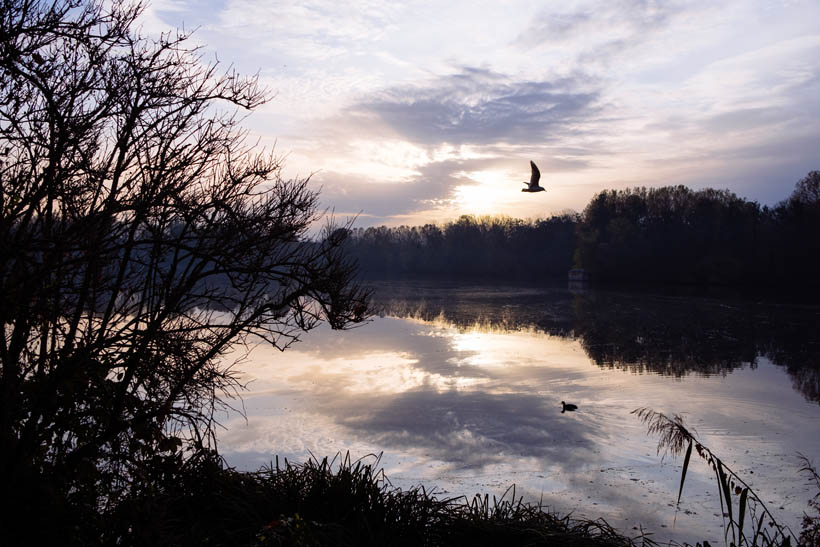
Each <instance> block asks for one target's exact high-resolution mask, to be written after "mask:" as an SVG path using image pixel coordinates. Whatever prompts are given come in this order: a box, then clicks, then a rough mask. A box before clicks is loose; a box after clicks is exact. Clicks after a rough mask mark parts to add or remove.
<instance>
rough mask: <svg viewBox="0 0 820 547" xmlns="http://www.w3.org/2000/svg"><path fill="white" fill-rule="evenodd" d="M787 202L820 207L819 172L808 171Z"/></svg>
mask: <svg viewBox="0 0 820 547" xmlns="http://www.w3.org/2000/svg"><path fill="white" fill-rule="evenodd" d="M789 202H790V203H792V204H798V203H799V204H801V205H803V206H807V207H818V206H820V171H810V172H809V174H808V175H806V176H805V177H803V178H802V179H800V180H799V181H798V182H797V184H796V185H795V187H794V191H793V192H792V195H791V197H789Z"/></svg>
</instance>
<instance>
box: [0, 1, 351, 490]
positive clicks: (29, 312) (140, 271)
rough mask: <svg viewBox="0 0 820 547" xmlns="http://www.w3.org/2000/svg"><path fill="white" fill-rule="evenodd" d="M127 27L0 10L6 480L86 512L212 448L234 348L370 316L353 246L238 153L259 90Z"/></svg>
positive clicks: (301, 195)
mask: <svg viewBox="0 0 820 547" xmlns="http://www.w3.org/2000/svg"><path fill="white" fill-rule="evenodd" d="M142 9H143V6H142V5H141V4H138V3H126V2H103V1H101V0H83V1H79V0H57V1H38V0H6V1H2V3H0V11H1V13H0V154H1V155H2V157H0V161H2V165H0V181H1V182H2V187H0V321H2V325H3V336H2V337H0V361H2V370H1V371H0V435H1V436H2V437H0V438H1V439H2V441H1V442H2V446H0V464H2V467H1V468H0V469H2V471H1V472H2V476H3V481H4V483H5V485H6V486H9V485H12V486H13V485H15V484H16V485H17V488H18V489H26V488H29V487H30V486H31V484H30V481H31V480H35V479H36V478H38V477H39V478H40V479H42V480H47V481H48V482H49V488H52V489H54V490H55V491H57V492H58V493H60V495H65V496H68V497H69V498H70V497H71V496H75V497H76V496H91V498H93V500H92V501H94V500H96V501H94V502H95V503H98V504H99V503H108V504H111V503H115V502H116V499H117V496H118V493H122V492H125V491H127V490H128V489H129V487H130V486H131V485H133V483H134V481H137V480H139V477H140V468H141V466H144V465H147V463H150V462H155V461H156V460H157V459H158V458H159V459H164V460H163V461H175V462H180V463H184V461H185V460H186V458H189V457H190V455H191V454H193V453H196V451H198V450H202V449H203V448H207V447H209V446H213V441H214V438H213V435H214V421H213V416H214V409H215V408H218V407H219V405H220V401H221V400H222V399H223V398H224V396H225V395H230V394H231V393H233V391H234V390H235V389H236V388H237V387H238V384H237V378H236V375H235V374H234V372H233V370H232V368H231V366H230V364H229V363H227V362H226V360H225V359H224V356H225V355H226V354H227V353H229V352H230V351H231V350H232V349H234V348H235V347H236V345H237V344H242V343H244V342H246V341H248V337H249V336H253V337H259V338H261V339H264V340H266V341H268V342H269V343H271V344H273V345H274V346H276V347H277V348H280V349H285V348H286V347H287V346H288V345H289V344H290V343H292V342H293V341H294V340H296V339H297V338H298V336H299V334H300V333H302V332H305V331H307V330H310V329H311V328H313V327H314V326H316V325H317V324H318V323H319V322H321V321H325V320H326V321H327V322H329V324H330V325H331V326H332V327H333V328H344V327H346V326H348V325H350V324H351V323H355V322H359V321H361V320H362V319H363V318H364V316H365V314H366V313H367V308H366V301H367V294H366V291H364V290H363V289H362V288H361V287H360V286H358V285H357V283H356V282H355V279H354V276H355V267H354V265H353V264H351V262H349V261H348V260H347V259H346V257H345V255H344V254H343V252H342V246H343V239H344V234H346V233H347V231H346V230H337V229H333V227H332V226H328V228H327V229H326V230H325V231H324V232H323V235H322V236H320V237H313V238H310V237H308V236H309V229H310V227H311V226H312V225H313V224H314V223H316V222H317V221H318V220H319V219H320V216H321V215H320V214H319V212H318V211H317V205H318V203H317V194H316V193H315V192H314V191H312V190H310V189H309V188H308V186H307V180H306V179H297V180H283V179H282V178H281V177H280V173H281V163H280V161H279V159H277V157H275V156H273V155H272V154H267V153H261V154H260V153H257V152H255V151H254V149H253V147H252V146H250V145H248V144H247V143H246V134H245V132H243V130H241V128H240V126H239V122H240V121H241V118H242V115H241V113H242V111H243V110H244V109H248V110H249V109H253V108H255V107H257V106H259V105H260V104H262V103H263V102H264V101H265V100H267V97H266V93H265V92H264V91H263V90H261V89H260V88H259V87H258V86H257V80H256V79H255V78H243V77H240V76H239V75H237V74H235V73H234V72H233V71H232V70H230V69H228V70H226V71H222V69H220V67H219V66H217V64H215V63H211V64H208V63H206V62H204V60H203V58H202V54H201V53H200V52H199V51H197V49H196V48H188V47H187V45H186V38H187V37H186V35H184V34H181V33H171V34H167V35H163V36H162V37H161V38H158V39H147V38H145V37H143V36H141V35H140V34H139V33H138V32H137V31H135V30H134V28H135V22H136V20H137V18H138V16H139V14H140V13H141V11H142ZM32 477H34V478H35V479H32ZM43 477H46V478H45V479H43ZM26 481H28V482H26ZM6 497H9V496H6Z"/></svg>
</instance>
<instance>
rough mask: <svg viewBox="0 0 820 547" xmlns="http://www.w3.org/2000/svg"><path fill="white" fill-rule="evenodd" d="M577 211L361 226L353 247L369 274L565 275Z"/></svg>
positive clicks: (353, 233) (351, 248) (370, 275)
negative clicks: (532, 217) (544, 216)
mask: <svg viewBox="0 0 820 547" xmlns="http://www.w3.org/2000/svg"><path fill="white" fill-rule="evenodd" d="M577 223H578V219H577V216H576V215H563V216H556V217H552V218H549V219H546V220H535V221H526V220H520V219H513V218H509V217H487V216H485V217H474V216H470V215H463V216H461V217H460V218H459V219H458V220H456V221H454V222H448V223H446V224H444V225H443V226H439V225H435V224H425V225H424V226H412V227H410V226H399V227H392V228H391V227H386V226H379V227H372V228H367V229H362V228H357V229H354V230H353V231H352V236H353V237H352V238H351V240H350V242H349V244H350V251H351V253H352V254H353V256H355V257H356V258H357V259H358V261H359V266H360V268H361V271H362V273H363V274H364V275H365V276H368V277H394V276H406V277H453V276H455V277H493V278H505V279H514V280H516V279H517V280H525V279H534V278H540V277H549V278H554V279H558V278H561V279H563V278H566V275H567V268H568V267H569V266H570V265H571V264H572V257H573V253H574V252H575V239H576V235H575V233H576V226H577Z"/></svg>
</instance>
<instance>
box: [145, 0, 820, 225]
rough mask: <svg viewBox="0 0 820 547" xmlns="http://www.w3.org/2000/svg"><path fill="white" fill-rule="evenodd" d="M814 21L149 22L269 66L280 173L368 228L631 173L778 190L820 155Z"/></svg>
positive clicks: (593, 186) (608, 181)
mask: <svg viewBox="0 0 820 547" xmlns="http://www.w3.org/2000/svg"><path fill="white" fill-rule="evenodd" d="M818 19H820V4H817V3H816V2H808V1H807V2H793V3H788V4H774V3H771V2H767V1H763V0H760V1H751V2H750V1H745V0H730V1H729V2H723V3H720V4H715V3H712V2H708V1H705V0H703V1H699V0H696V1H695V2H687V3H685V4H684V3H678V2H664V3H657V2H643V1H638V0H620V1H618V2H605V1H603V0H586V1H582V2H577V3H572V4H567V3H565V2H545V3H538V4H537V5H536V4H533V3H531V2H528V1H524V0H522V1H520V2H515V1H513V2H497V3H495V2H485V3H482V4H481V6H480V8H477V7H476V5H475V4H474V3H473V2H466V1H461V0H455V1H453V2H449V3H447V5H445V6H442V5H440V4H436V3H429V2H425V1H421V0H418V1H415V0H410V1H409V2H403V3H400V4H396V3H389V2H380V1H377V0H356V1H355V2H353V3H350V4H346V5H345V7H344V8H339V6H338V5H337V4H334V3H333V2H330V1H327V0H312V1H310V2H307V3H305V2H299V3H296V2H284V3H277V4H275V5H274V4H270V3H267V2H264V1H262V0H219V1H216V0H214V1H210V0H209V1H207V2H205V3H204V4H200V3H193V2H183V1H173V2H172V1H170V0H157V1H156V2H154V4H153V5H152V7H151V8H150V11H149V12H148V14H147V15H146V18H145V21H146V30H147V31H148V32H151V33H154V32H156V31H157V30H158V29H159V28H161V26H162V25H163V24H165V25H167V26H168V27H182V26H183V25H184V26H185V27H186V28H192V27H194V26H199V27H200V30H199V31H198V32H197V34H195V40H196V43H204V44H207V47H208V51H216V52H219V58H220V59H223V60H226V61H228V62H231V63H234V64H235V66H236V67H237V69H239V70H240V71H242V72H245V73H253V72H256V71H257V70H258V71H259V73H260V76H261V79H262V81H263V83H264V84H265V85H267V86H268V87H269V88H270V89H271V90H272V91H273V92H274V93H275V98H274V100H273V101H272V102H271V103H269V104H268V105H266V106H264V107H263V108H261V109H260V110H259V111H258V112H257V113H255V114H254V115H252V116H251V117H250V118H249V119H248V120H247V126H248V127H249V128H250V130H251V132H252V135H253V136H258V137H259V138H260V142H262V143H268V144H269V143H272V142H274V141H275V142H276V148H277V151H278V152H280V153H283V154H286V155H287V162H286V164H285V173H284V174H285V175H286V176H295V175H305V174H307V173H316V177H315V179H316V183H317V184H319V185H321V186H322V188H323V191H322V200H323V203H324V204H325V205H326V206H328V207H334V208H335V209H336V210H341V211H351V212H361V213H362V216H361V219H362V221H363V222H364V223H383V222H384V223H388V224H396V223H398V222H407V223H411V224H412V223H417V222H422V221H426V220H448V219H451V218H453V217H454V216H458V215H459V214H463V213H468V214H508V215H511V216H517V217H528V216H543V215H546V214H550V213H553V212H557V211H561V210H563V209H567V208H571V209H575V210H581V209H582V208H583V207H584V205H585V204H586V203H587V201H588V200H589V198H590V197H591V196H592V195H593V194H594V193H596V192H598V191H600V190H603V189H609V188H623V187H625V186H636V185H647V186H657V185H662V184H687V185H690V186H692V187H695V188H698V187H703V186H707V185H708V186H715V187H718V188H729V189H730V190H733V191H735V192H737V193H738V194H740V195H742V196H745V197H749V198H751V199H757V200H760V201H761V202H763V203H773V202H775V201H778V200H779V199H782V198H784V197H785V196H786V195H788V193H789V192H790V191H791V189H792V187H793V185H794V183H795V182H796V180H798V179H799V178H800V177H802V176H803V175H805V173H806V172H807V171H809V170H811V169H817V168H818V167H820V165H818V164H817V155H816V151H817V149H818V147H820V115H818V114H820V31H818V30H817V26H816V24H814V22H816V21H817V20H818ZM166 28H167V27H166ZM530 159H532V160H534V161H535V162H536V163H537V164H538V165H539V167H540V168H541V171H542V174H543V175H544V177H545V179H546V180H547V183H546V187H547V192H546V193H543V194H540V195H538V196H537V197H534V196H527V195H522V194H521V193H520V189H521V187H522V185H520V181H521V180H526V179H527V178H528V177H529V173H528V161H529V160H530ZM526 198H530V199H526ZM534 198H535V199H534Z"/></svg>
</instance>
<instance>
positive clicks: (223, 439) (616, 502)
mask: <svg viewBox="0 0 820 547" xmlns="http://www.w3.org/2000/svg"><path fill="white" fill-rule="evenodd" d="M374 304H375V309H376V312H377V315H376V316H375V317H374V319H373V321H372V322H370V323H368V324H366V325H364V326H362V327H360V328H357V329H353V330H351V331H347V332H335V331H330V330H329V329H321V330H317V331H314V332H313V333H311V334H310V335H308V336H306V337H305V338H304V339H303V340H302V342H301V343H299V344H297V345H295V346H294V347H292V348H291V349H289V350H288V351H286V352H284V353H280V352H278V351H275V350H273V349H271V348H268V347H264V346H258V347H256V348H255V349H254V350H253V351H252V352H251V354H250V355H249V358H248V360H247V361H246V362H244V363H242V364H241V366H240V367H239V368H240V369H241V370H242V371H243V374H244V378H245V380H246V381H247V382H248V388H249V391H248V392H246V393H245V394H244V396H243V399H244V402H243V405H244V410H245V413H246V416H247V418H243V417H241V416H240V415H238V414H231V415H228V416H223V420H222V422H223V424H224V425H225V426H226V429H225V430H224V431H223V432H222V433H221V434H220V435H219V440H220V449H221V451H222V453H223V454H224V455H225V456H226V458H227V460H228V462H229V463H230V464H231V465H235V466H237V467H239V468H241V469H256V468H258V467H260V466H261V465H264V464H268V463H269V462H270V461H271V460H272V459H273V458H274V456H275V455H279V456H280V457H287V458H289V459H291V460H294V461H304V460H305V459H307V458H308V457H310V455H311V454H313V455H315V456H317V457H319V458H321V457H323V456H332V455H333V454H335V453H336V452H338V451H343V452H344V451H348V450H349V451H350V452H351V455H352V456H353V457H363V456H366V455H368V454H378V453H383V455H382V458H381V462H380V463H381V465H382V466H383V467H384V469H385V471H386V473H387V476H388V478H389V479H390V480H391V482H392V483H393V484H394V485H395V486H400V487H403V488H406V487H409V486H413V485H417V484H424V485H425V487H426V488H428V489H429V488H436V489H437V491H438V492H440V493H441V495H442V496H444V497H450V496H456V495H462V494H463V495H472V494H474V493H477V492H480V493H489V494H490V495H496V496H500V495H502V494H503V493H504V491H505V490H506V489H507V488H508V487H509V486H511V485H512V484H513V483H514V484H515V485H516V495H524V496H525V499H529V500H531V501H539V500H541V501H543V503H545V504H547V505H549V506H550V508H552V509H554V510H556V511H558V512H559V513H562V514H565V513H568V512H573V513H574V514H576V515H584V516H587V517H592V518H595V517H604V518H606V519H607V521H608V522H610V523H611V524H613V525H615V526H617V527H619V528H621V529H622V530H624V531H625V532H627V533H630V532H631V533H635V534H636V533H637V530H633V527H636V526H639V525H643V526H644V528H645V529H649V530H650V531H652V532H654V533H655V535H654V538H655V539H656V540H666V539H677V540H679V541H690V542H694V541H695V540H702V539H709V540H710V541H712V542H713V544H715V542H717V543H719V542H720V541H722V539H721V536H722V530H721V517H720V504H719V500H718V497H717V496H718V494H717V490H716V487H715V483H714V479H713V474H712V471H711V469H708V468H707V467H706V465H705V464H703V462H701V461H693V462H692V464H691V465H690V469H689V473H688V475H687V483H686V487H685V489H684V492H683V498H682V502H681V505H680V508H679V509H678V510H677V511H676V510H675V506H674V505H675V504H674V502H675V499H676V497H677V488H678V486H679V481H680V466H681V461H680V460H679V459H675V458H673V457H667V458H665V459H663V460H662V458H661V456H659V455H657V454H656V439H655V438H651V437H648V436H647V435H646V432H645V427H644V425H643V424H641V423H640V422H639V420H638V419H637V418H636V417H635V416H634V415H631V414H630V412H631V411H632V410H634V409H636V408H638V407H650V408H653V409H654V410H657V411H660V412H664V413H667V414H670V415H671V414H675V413H678V414H681V415H682V416H683V417H684V419H685V420H686V422H687V424H689V425H690V426H692V427H693V428H694V430H695V431H696V434H697V436H698V437H699V438H700V439H701V440H702V441H703V442H704V443H705V444H706V445H707V446H709V447H710V448H711V449H712V450H713V451H714V452H715V453H717V454H718V455H720V456H721V457H722V458H723V460H724V461H725V462H726V463H727V464H728V465H729V466H730V467H732V468H733V469H734V470H735V471H737V472H738V473H739V474H740V475H741V476H743V477H744V479H745V480H747V482H748V483H749V484H750V485H751V486H752V487H753V488H754V489H755V490H756V491H757V492H758V493H759V494H760V496H761V497H762V498H763V499H764V500H765V501H766V503H767V504H768V505H769V507H770V508H771V509H772V510H773V512H774V513H775V515H777V516H778V517H779V518H780V519H781V522H783V523H786V524H788V525H790V526H791V527H792V529H793V530H794V531H798V530H799V521H800V517H801V516H802V512H803V511H804V510H806V508H807V506H806V502H807V500H808V499H809V498H810V497H811V494H812V493H811V491H810V490H809V488H808V486H807V485H806V481H805V477H802V476H800V474H799V473H798V469H799V467H800V462H799V460H798V456H797V453H798V452H800V453H802V454H805V455H806V456H808V457H809V458H813V457H816V456H817V455H818V454H820V435H818V434H817V433H818V432H820V359H818V354H819V353H820V344H818V333H817V332H816V331H817V329H816V325H818V324H820V321H818V318H820V315H818V314H819V313H820V310H819V309H818V308H816V307H814V306H800V305H784V304H782V303H781V304H770V303H764V302H751V301H748V300H738V299H724V298H692V297H679V296H667V295H647V294H634V293H633V294H630V293H612V292H596V291H581V292H571V291H568V290H567V289H565V288H532V287H503V288H499V287H487V286H473V287H455V286H442V285H440V284H439V285H425V284H407V283H405V284H396V283H391V284H383V285H377V293H376V297H375V300H374ZM561 401H566V402H568V403H574V404H577V405H578V407H579V408H578V410H577V411H575V412H565V413H562V412H561V408H562V407H561ZM237 403H238V402H237ZM236 406H239V405H238V404H237V405H236Z"/></svg>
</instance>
